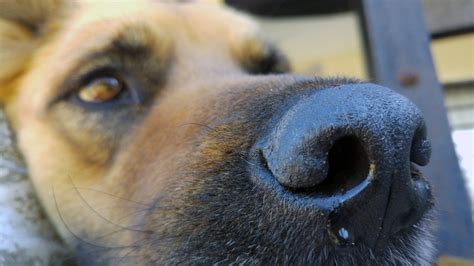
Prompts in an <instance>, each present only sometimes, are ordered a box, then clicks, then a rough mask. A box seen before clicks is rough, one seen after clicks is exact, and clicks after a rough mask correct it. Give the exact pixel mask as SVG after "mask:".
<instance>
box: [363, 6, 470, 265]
mask: <svg viewBox="0 0 474 266" xmlns="http://www.w3.org/2000/svg"><path fill="white" fill-rule="evenodd" d="M360 1H361V7H360V18H361V20H362V27H361V28H362V30H363V31H364V37H365V44H366V58H367V62H368V66H369V73H370V75H371V77H372V78H373V79H374V80H375V82H377V83H379V84H382V85H385V86H387V87H389V88H392V89H394V90H396V91H398V92H399V93H401V94H403V95H405V96H407V97H408V98H409V99H411V100H412V101H413V102H415V103H416V104H417V105H418V107H419V108H420V109H421V110H422V112H423V115H424V117H425V120H426V123H427V128H428V136H429V138H430V139H431V143H432V156H431V162H430V164H429V165H428V166H427V167H424V168H423V169H422V171H423V173H424V174H425V176H427V177H428V179H429V180H430V182H431V184H432V187H433V192H434V195H435V199H436V206H437V207H436V209H437V215H436V217H437V218H436V220H437V222H438V227H437V234H436V245H437V246H438V248H439V252H440V254H439V255H451V256H459V257H465V258H466V257H467V258H472V257H474V253H473V247H474V232H473V227H472V217H471V204H470V202H471V201H470V199H469V197H468V194H467V191H466V187H465V182H464V180H463V178H462V176H461V171H460V168H459V165H458V160H457V157H456V154H455V151H454V147H453V142H452V139H451V130H450V128H449V124H448V119H447V116H446V108H445V106H444V97H443V92H442V88H441V85H440V84H439V82H438V79H437V77H436V72H435V68H434V65H433V60H432V57H431V53H430V43H429V36H428V34H427V28H426V25H425V21H424V18H423V8H422V4H421V2H420V1H419V0H396V1H393V0H360Z"/></svg>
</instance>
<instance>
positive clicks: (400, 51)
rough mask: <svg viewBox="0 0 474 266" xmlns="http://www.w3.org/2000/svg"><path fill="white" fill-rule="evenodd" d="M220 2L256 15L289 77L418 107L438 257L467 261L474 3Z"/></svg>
mask: <svg viewBox="0 0 474 266" xmlns="http://www.w3.org/2000/svg"><path fill="white" fill-rule="evenodd" d="M225 2H226V3H227V4H229V5H232V6H234V7H237V8H238V9H242V10H244V11H247V12H250V13H253V14H254V15H256V16H257V18H258V20H259V21H260V23H261V25H262V27H263V31H264V34H265V35H266V37H267V38H268V39H270V40H273V42H274V43H276V44H277V46H279V47H280V48H281V49H282V50H283V51H284V53H285V54H286V55H287V56H288V58H289V61H290V63H291V65H292V68H293V71H294V72H296V73H301V74H306V75H316V76H323V77H324V76H349V77H356V78H359V79H363V80H369V81H371V82H374V83H379V84H382V85H385V86H387V87H389V88H392V89H394V90H396V91H397V92H399V93H401V94H403V95H405V96H407V97H408V98H410V99H411V100H412V101H414V102H415V103H416V104H417V105H418V106H419V107H420V109H421V110H422V112H423V114H424V116H425V119H426V121H427V125H428V136H429V137H430V139H431V140H432V147H433V153H432V158H431V164H430V165H428V166H427V167H423V169H422V170H423V173H424V174H425V175H426V176H428V179H430V181H431V184H432V187H433V191H434V194H435V197H436V199H437V204H436V205H437V209H438V214H439V215H438V217H437V220H438V222H439V227H438V232H437V235H436V238H437V241H436V242H437V245H438V248H439V250H440V254H439V255H440V256H446V255H448V256H457V257H464V258H471V259H474V231H473V226H472V222H473V219H474V210H473V207H472V206H473V205H474V0H331V1H328V0H292V1H289V0H225ZM446 116H447V119H446ZM450 138H452V140H453V142H451V139H450ZM453 144H454V145H453ZM458 164H459V166H460V168H459V167H458ZM472 262H473V261H471V263H472ZM463 265H464V264H463ZM468 265H472V264H468Z"/></svg>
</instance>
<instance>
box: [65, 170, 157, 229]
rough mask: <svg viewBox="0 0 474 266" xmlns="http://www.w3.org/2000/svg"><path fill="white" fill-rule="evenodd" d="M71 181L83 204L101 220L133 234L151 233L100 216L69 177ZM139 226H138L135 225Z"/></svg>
mask: <svg viewBox="0 0 474 266" xmlns="http://www.w3.org/2000/svg"><path fill="white" fill-rule="evenodd" d="M69 180H70V181H71V184H72V185H73V187H74V189H75V191H76V193H77V194H78V196H79V197H80V198H81V200H82V202H84V204H86V206H87V207H88V208H89V209H90V210H91V211H92V212H94V213H95V214H96V215H97V216H98V217H99V218H101V219H102V220H104V221H106V222H108V223H110V224H112V225H115V226H117V227H119V228H122V229H125V230H129V231H133V232H140V233H150V232H151V231H147V230H141V229H135V228H131V227H129V226H124V225H121V224H117V223H115V222H113V221H111V220H110V219H108V218H106V217H104V216H103V215H102V214H100V213H99V212H98V211H97V210H96V209H95V208H94V207H92V206H91V204H90V203H89V202H88V201H87V200H86V199H85V198H84V196H83V195H82V193H81V192H80V191H79V190H78V189H77V187H76V184H75V183H74V180H73V179H72V178H71V177H70V176H69ZM135 226H137V225H135Z"/></svg>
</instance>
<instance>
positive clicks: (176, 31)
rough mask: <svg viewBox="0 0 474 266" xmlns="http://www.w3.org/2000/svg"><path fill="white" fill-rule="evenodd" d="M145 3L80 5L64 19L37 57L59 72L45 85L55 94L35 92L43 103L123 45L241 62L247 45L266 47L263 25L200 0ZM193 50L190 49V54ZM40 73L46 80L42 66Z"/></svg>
mask: <svg viewBox="0 0 474 266" xmlns="http://www.w3.org/2000/svg"><path fill="white" fill-rule="evenodd" d="M140 1H141V3H137V1H85V2H80V3H78V4H77V5H76V6H75V8H74V10H73V11H72V12H71V13H69V14H68V15H66V16H64V17H63V18H61V19H59V20H58V22H57V23H59V24H60V25H59V28H60V31H59V33H58V34H57V37H55V38H54V39H53V41H52V42H51V44H50V45H47V46H45V47H44V49H42V50H41V51H40V52H39V53H38V54H37V56H36V58H35V60H37V61H38V62H39V63H38V64H37V65H39V66H41V65H44V66H45V67H46V66H47V67H48V68H50V69H55V71H54V72H53V71H46V73H49V74H48V75H49V76H48V78H46V79H44V80H47V82H48V84H46V85H45V86H43V87H45V88H46V87H47V88H50V91H48V92H47V93H45V92H44V91H43V92H33V93H35V94H36V93H37V94H40V95H38V97H37V99H38V105H41V104H40V102H42V103H44V102H46V101H47V99H48V98H51V97H52V95H55V94H57V91H56V89H57V88H58V87H59V84H60V83H61V82H62V81H63V79H64V78H65V77H67V76H70V75H71V73H74V74H77V73H75V72H74V69H75V68H76V67H77V66H78V65H81V64H83V63H82V62H84V61H86V62H87V59H88V58H90V57H91V56H95V55H97V54H99V53H102V52H103V51H104V49H107V48H108V47H110V46H111V44H113V43H114V42H115V43H116V42H117V41H119V42H122V43H125V45H127V46H133V47H138V48H139V47H145V48H147V49H148V50H151V51H150V53H151V54H152V55H154V56H156V57H158V58H159V57H160V54H163V56H169V54H171V51H170V49H175V50H176V49H178V48H181V51H185V53H186V54H187V55H189V53H193V52H196V53H199V52H200V51H201V52H202V51H204V50H205V49H207V50H211V51H212V53H211V54H212V55H213V56H218V55H219V53H221V54H222V53H233V55H232V56H234V58H236V59H238V58H241V57H244V56H245V55H244V52H243V51H242V50H243V48H244V47H245V49H246V50H247V52H246V53H251V52H254V51H249V49H248V48H249V47H250V48H252V47H254V48H255V49H254V50H258V49H259V47H261V46H260V43H261V36H260V32H259V28H258V26H257V24H256V23H255V22H254V21H253V20H252V19H250V18H249V17H247V16H245V15H242V14H240V13H237V12H235V11H233V10H231V9H228V8H225V7H222V6H220V5H217V4H208V3H199V2H191V3H170V2H162V1H144V0H140ZM249 43H250V44H255V45H249ZM166 44H168V45H166ZM199 47H201V48H202V49H201V48H199ZM167 48H169V49H167ZM188 48H189V49H190V51H186V49H188ZM199 49H200V50H199ZM191 50H192V51H191ZM250 50H251V49H250ZM257 53H258V52H257ZM178 56H179V55H178ZM40 62H41V63H40ZM46 62H47V63H46ZM34 71H35V73H39V74H40V75H43V76H44V73H45V71H43V70H41V67H38V68H36V69H34ZM33 76H34V75H33ZM39 99H42V100H39Z"/></svg>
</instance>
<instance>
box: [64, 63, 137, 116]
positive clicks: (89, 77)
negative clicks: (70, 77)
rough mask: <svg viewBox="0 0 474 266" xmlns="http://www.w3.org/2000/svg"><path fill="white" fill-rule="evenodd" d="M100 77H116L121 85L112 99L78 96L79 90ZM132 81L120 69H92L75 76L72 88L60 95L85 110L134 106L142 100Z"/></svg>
mask: <svg viewBox="0 0 474 266" xmlns="http://www.w3.org/2000/svg"><path fill="white" fill-rule="evenodd" d="M101 78H114V79H117V80H118V81H119V82H120V83H121V84H122V86H123V88H122V90H121V91H120V93H119V94H118V95H117V96H116V97H114V98H113V99H110V100H107V101H104V102H86V101H84V100H82V99H81V98H80V97H79V91H80V89H81V88H83V87H84V86H87V85H88V84H91V83H92V82H94V80H97V79H101ZM131 84H132V83H131V82H129V79H128V78H127V77H126V75H124V74H122V73H121V72H120V71H118V70H116V69H114V68H110V67H105V68H100V69H96V70H93V71H91V72H88V73H86V74H85V75H83V76H79V77H77V78H76V82H74V81H73V82H72V87H73V88H72V89H70V90H68V91H69V92H68V93H67V94H66V95H64V97H62V100H66V101H68V102H70V103H73V104H75V105H78V106H80V107H82V108H84V109H86V110H91V111H101V110H108V109H115V108H123V107H126V106H134V105H138V104H141V102H142V100H141V97H140V95H139V93H138V90H137V89H136V88H134V87H133V86H132V85H131Z"/></svg>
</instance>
